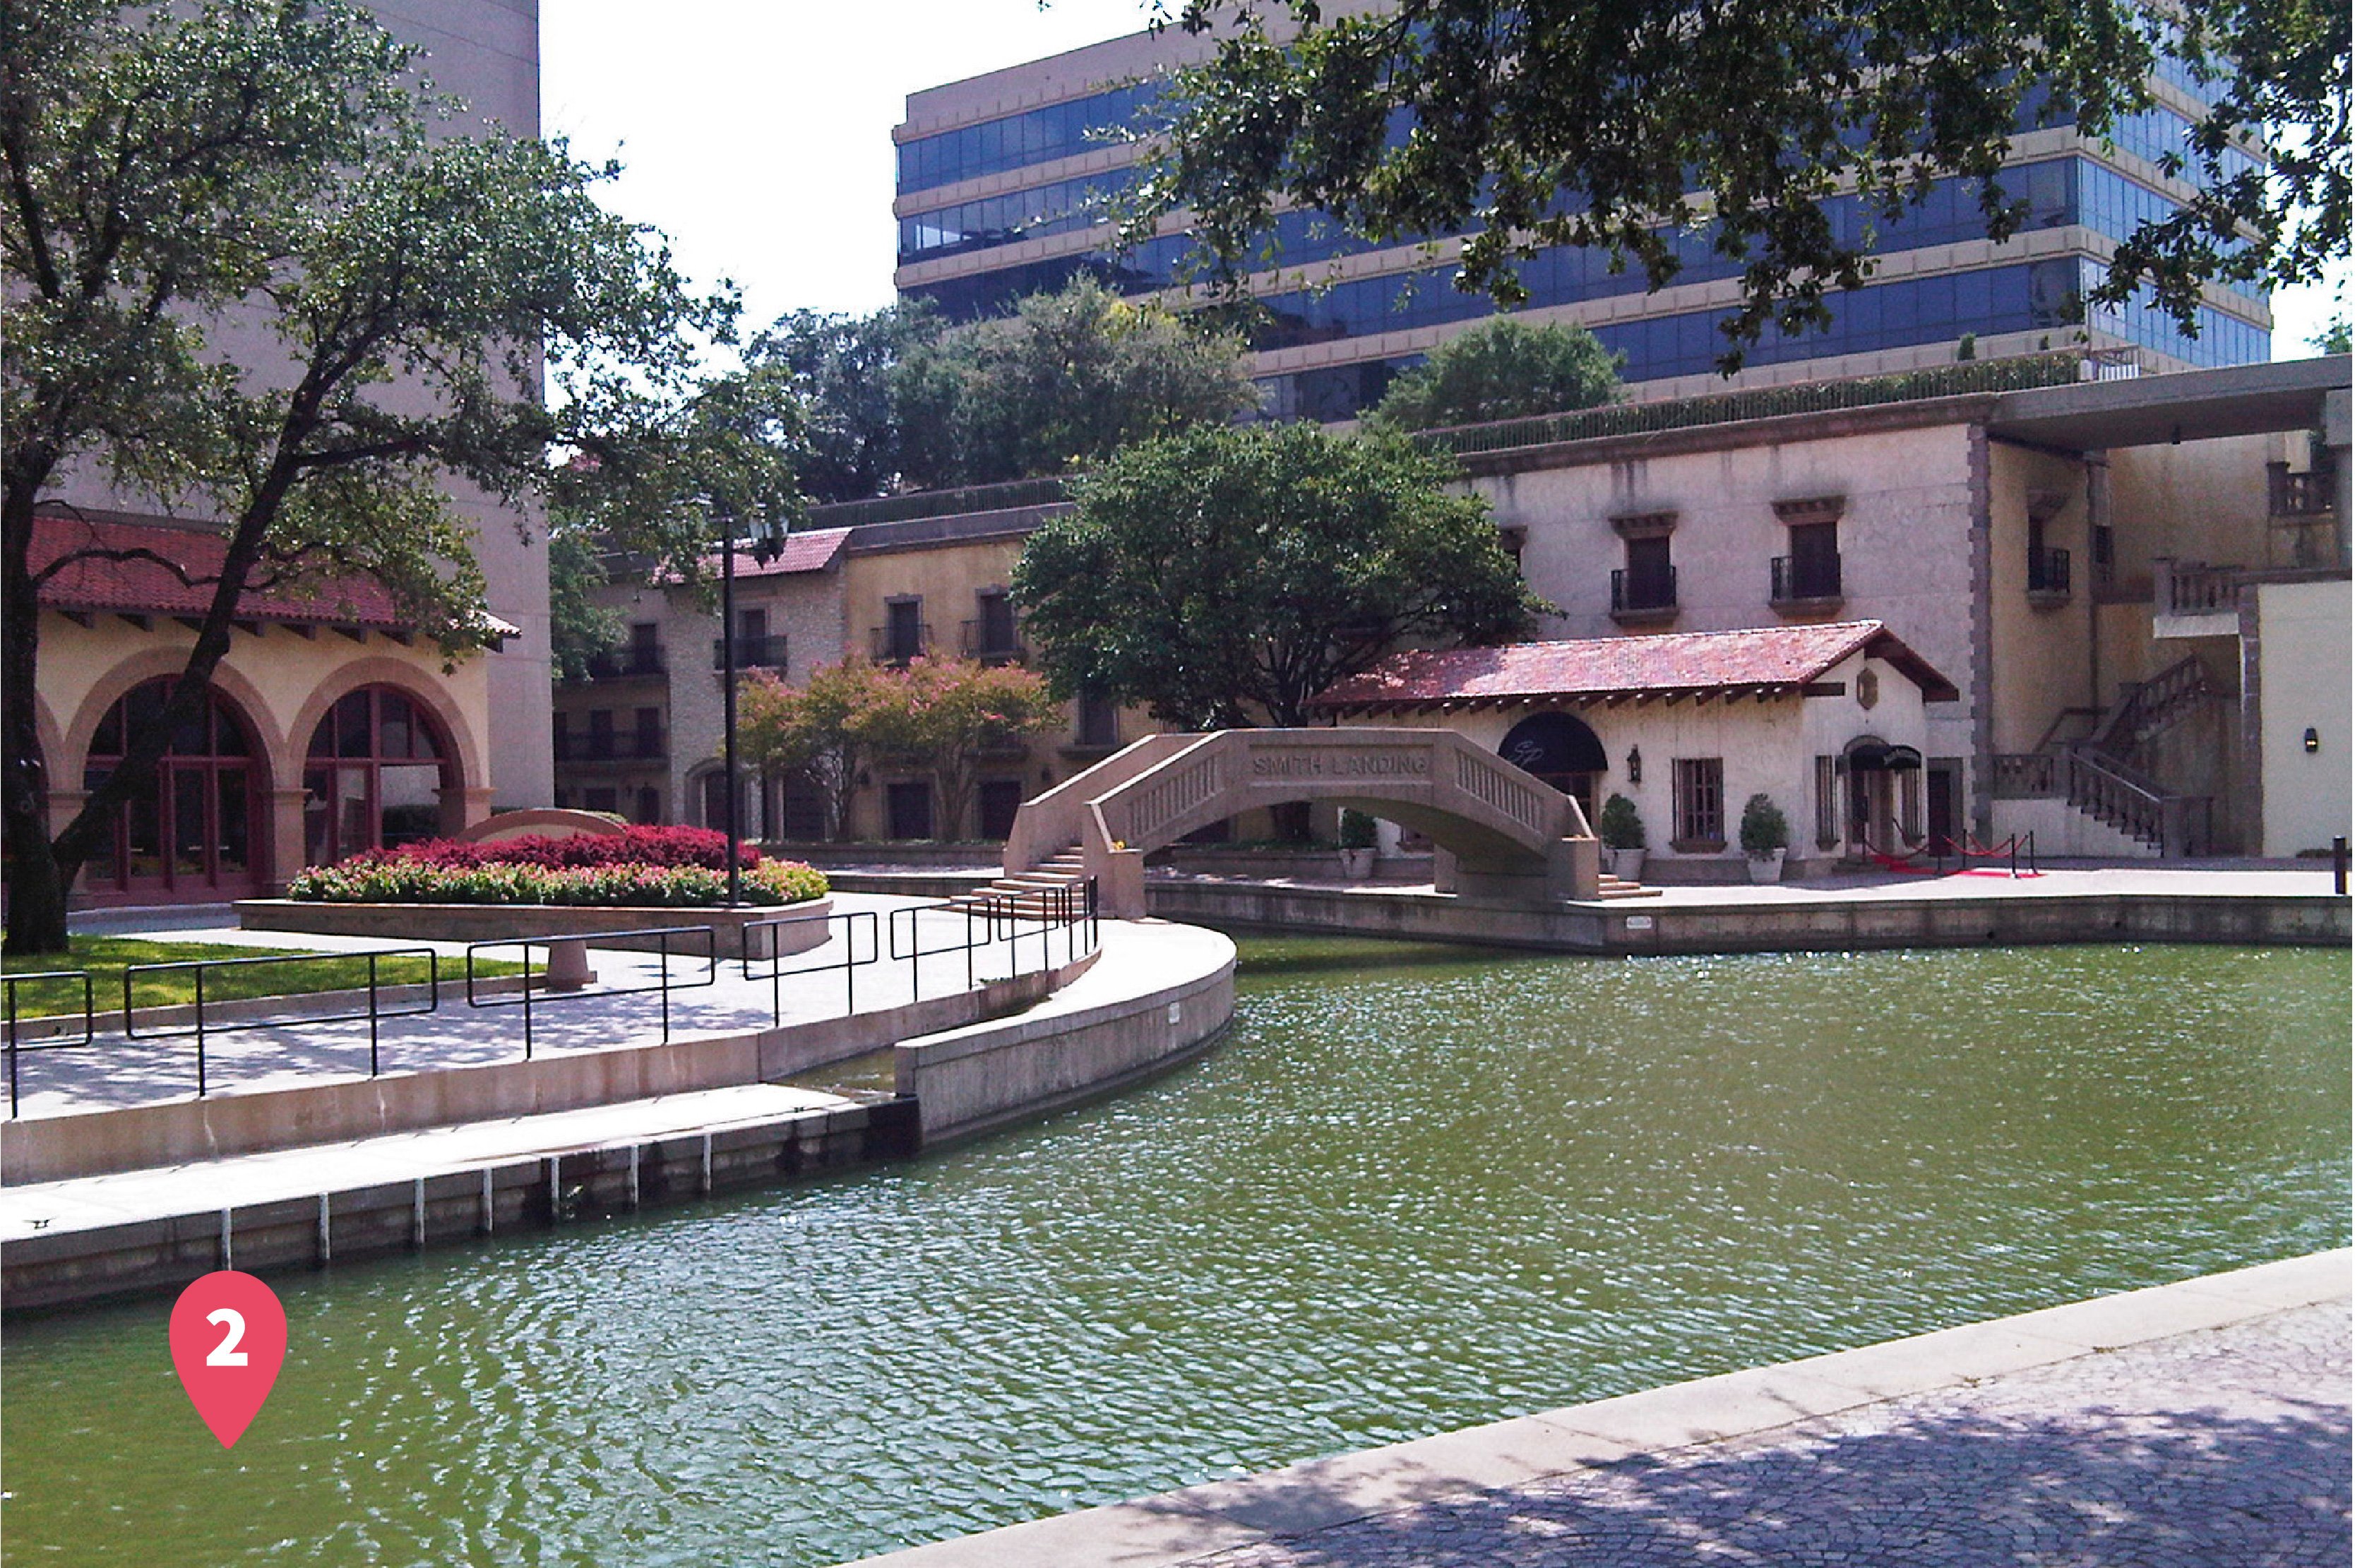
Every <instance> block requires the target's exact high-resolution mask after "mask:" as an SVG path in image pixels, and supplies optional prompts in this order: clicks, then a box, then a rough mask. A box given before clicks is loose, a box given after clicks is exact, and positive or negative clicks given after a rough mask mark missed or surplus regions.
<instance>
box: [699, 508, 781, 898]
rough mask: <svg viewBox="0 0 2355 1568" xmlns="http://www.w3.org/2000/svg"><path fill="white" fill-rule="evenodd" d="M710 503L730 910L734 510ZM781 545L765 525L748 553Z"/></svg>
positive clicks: (735, 848) (740, 888)
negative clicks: (714, 528)
mask: <svg viewBox="0 0 2355 1568" xmlns="http://www.w3.org/2000/svg"><path fill="white" fill-rule="evenodd" d="M709 504H710V511H711V515H712V516H713V518H714V519H716V520H717V521H718V522H719V663H720V671H719V727H720V758H721V761H720V772H721V774H722V775H723V783H724V787H725V789H726V792H727V796H728V802H727V810H726V812H725V821H726V823H727V828H728V906H729V907H730V909H733V908H735V907H736V906H738V905H739V904H741V903H742V902H743V893H744V868H743V866H742V864H741V862H742V860H743V858H744V832H743V822H742V821H741V812H742V810H743V791H742V789H741V786H740V785H739V784H738V782H737V774H736V513H735V509H734V508H733V507H731V506H730V505H729V504H728V503H727V501H726V500H724V499H722V498H719V497H714V498H713V499H712V500H711V502H710V503H709ZM782 548H783V546H781V545H780V544H779V543H778V542H777V541H776V540H774V539H773V538H771V537H770V536H769V532H768V530H767V529H766V528H763V529H762V531H761V536H760V538H759V539H758V540H756V541H755V542H754V543H753V546H752V558H753V559H754V560H756V561H759V562H762V563H763V564H766V563H767V562H770V561H773V560H775V559H776V558H777V556H778V554H779V553H780V551H781V550H782Z"/></svg>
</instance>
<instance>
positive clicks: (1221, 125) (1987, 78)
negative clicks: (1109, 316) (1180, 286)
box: [1124, 0, 2350, 369]
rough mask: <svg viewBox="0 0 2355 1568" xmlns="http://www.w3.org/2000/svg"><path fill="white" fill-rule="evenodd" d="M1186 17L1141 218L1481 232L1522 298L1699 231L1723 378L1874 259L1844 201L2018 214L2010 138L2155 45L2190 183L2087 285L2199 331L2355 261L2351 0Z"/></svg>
mask: <svg viewBox="0 0 2355 1568" xmlns="http://www.w3.org/2000/svg"><path fill="white" fill-rule="evenodd" d="M1178 25H1179V26H1183V27H1185V28H1186V29H1187V30H1188V31H1192V32H1199V33H1214V34H1216V35H1217V43H1216V48H1215V51H1214V53H1213V55H1212V57H1211V58H1209V60H1207V61H1206V62H1205V63H1203V64H1202V65H1200V66H1199V67H1196V68H1191V69H1187V70H1185V71H1182V72H1180V73H1179V74H1178V76H1177V80H1176V82H1175V84H1174V90H1173V91H1172V93H1171V94H1170V96H1169V98H1168V99H1167V103H1168V105H1169V107H1168V109H1167V115H1166V129H1167V131H1168V132H1169V134H1170V139H1169V142H1168V143H1167V148H1166V150H1165V151H1163V152H1162V153H1161V154H1159V155H1158V157H1157V158H1156V159H1155V160H1154V162H1153V163H1152V164H1151V166H1150V173H1149V176H1148V177H1147V178H1146V180H1145V182H1144V184H1143V185H1142V186H1141V187H1140V189H1139V192H1138V195H1137V196H1136V197H1135V199H1134V201H1133V202H1132V203H1131V205H1130V211H1129V214H1128V217H1127V218H1126V219H1125V221H1124V231H1125V232H1126V233H1127V234H1128V235H1129V236H1130V237H1132V238H1135V237H1140V236H1142V235H1144V234H1146V233H1147V232H1149V231H1150V229H1151V227H1152V225H1153V223H1154V221H1155V220H1156V219H1157V218H1158V217H1160V216H1161V215H1162V214H1165V213H1168V212H1173V211H1177V210H1184V211H1187V212H1188V213H1189V215H1190V217H1189V222H1190V224H1191V227H1192V230H1193V232H1194V234H1195V236H1196V238H1197V243H1198V248H1199V252H1200V254H1201V256H1202V258H1203V259H1204V260H1205V262H1206V264H1207V270H1209V273H1210V275H1211V276H1212V277H1213V278H1215V279H1216V280H1218V281H1220V283H1221V284H1223V285H1225V286H1228V287H1232V286H1235V285H1236V284H1238V283H1239V282H1240V281H1241V277H1242V276H1243V275H1244V274H1245V273H1246V272H1247V271H1248V270H1249V269H1251V268H1252V267H1254V266H1264V265H1267V264H1269V259H1268V258H1267V256H1266V255H1265V253H1264V244H1265V242H1264V238H1263V237H1264V236H1265V235H1266V234H1267V233H1269V232H1270V229H1271V222H1272V219H1273V215H1274V213H1275V211H1276V207H1277V204H1278V203H1279V202H1281V203H1284V204H1289V205H1291V206H1295V207H1305V208H1312V209H1321V210H1323V211H1325V212H1327V213H1328V214H1330V215H1332V217H1334V218H1335V219H1336V220H1337V221H1338V222H1339V224H1340V225H1341V226H1342V227H1344V228H1348V229H1349V230H1350V231H1352V232H1354V233H1357V234H1360V235H1363V236H1365V237H1367V238H1370V239H1373V240H1376V241H1379V242H1384V243H1392V244H1397V243H1408V242H1413V241H1420V240H1424V239H1444V238H1445V237H1449V236H1455V235H1462V236H1465V238H1463V239H1462V240H1461V251H1460V261H1461V270H1460V272H1459V274H1458V277H1457V286H1458V287H1460V288H1464V289H1466V290H1468V291H1476V292H1477V291H1487V292H1488V293H1491V294H1493V295H1494V296H1495V297H1496V298H1497V301H1498V302H1500V303H1504V304H1508V305H1511V304H1518V303H1519V302H1521V301H1522V300H1523V299H1524V298H1525V297H1526V291H1525V290H1524V288H1523V286H1522V285H1521V283H1520V282H1519V281H1518V277H1517V275H1516V263H1517V262H1518V261H1519V260H1526V259H1527V258H1529V256H1531V255H1533V254H1534V253H1535V251H1536V250H1537V249H1539V248H1541V247H1546V246H1554V245H1583V246H1594V247H1600V248H1602V249H1605V250H1607V251H1608V252H1610V253H1611V255H1612V256H1613V258H1614V261H1618V262H1621V263H1625V264H1632V265H1635V266H1637V267H1640V268H1642V269H1643V271H1644V274H1645V277H1646V282H1647V283H1648V284H1649V286H1651V287H1652V288H1655V289H1657V288H1662V287H1665V286H1667V285H1668V283H1670V282H1672V281H1675V279H1676V277H1677V275H1678V270H1679V266H1680V261H1679V257H1678V245H1677V243H1676V241H1677V238H1678V230H1679V228H1684V227H1688V226H1689V227H1693V228H1699V229H1700V230H1701V231H1702V232H1703V233H1705V235H1706V240H1707V243H1708V245H1709V246H1710V249H1712V250H1713V252H1714V253H1715V254H1716V255H1718V256H1720V257H1722V258H1724V259H1726V260H1728V261H1730V262H1732V264H1734V265H1735V266H1737V267H1738V268H1739V269H1740V273H1739V279H1740V285H1741V290H1742V299H1741V304H1740V308H1739V309H1738V310H1736V311H1735V312H1734V313H1732V315H1731V316H1730V317H1729V318H1728V320H1727V321H1726V322H1725V323H1723V330H1724V332H1725V334H1726V337H1727V343H1726V349H1725V354H1724V355H1723V356H1722V359H1721V363H1723V364H1724V365H1725V366H1726V367H1727V368H1729V369H1730V368H1732V367H1734V366H1737V365H1738V364H1739V362H1740V359H1741V356H1742V351H1743V350H1744V349H1745V348H1746V347H1747V346H1748V345H1750V344H1753V343H1755V342H1756V341H1757V339H1758V337H1759V335H1760V334H1761V333H1762V332H1763V330H1764V327H1765V326H1766V325H1767V323H1770V322H1771V323H1778V324H1779V325H1781V326H1783V327H1784V328H1785V329H1790V330H1796V329H1798V328H1801V327H1804V326H1807V325H1810V324H1823V323H1828V321H1829V313H1828V308H1827V306H1826V305H1825V303H1824V299H1825V295H1826V293H1827V291H1834V290H1839V289H1845V288H1852V287H1855V286H1857V285H1859V283H1861V282H1862V281H1864V280H1865V279H1866V277H1867V276H1869V274H1870V270H1871V262H1870V256H1869V254H1868V252H1869V250H1870V236H1869V235H1867V236H1865V237H1862V238H1842V237H1841V235H1840V234H1839V233H1838V231H1837V229H1836V228H1835V225H1834V223H1833V222H1832V220H1831V218H1830V217H1829V216H1828V214H1827V211H1826V208H1825V207H1824V205H1823V204H1824V202H1825V200H1826V198H1827V197H1829V196H1834V195H1836V194H1838V193H1840V192H1843V191H1847V190H1853V191H1854V192H1855V193H1856V194H1857V195H1858V196H1859V198H1860V199H1861V201H1862V204H1863V206H1864V207H1865V210H1866V211H1867V213H1868V214H1870V215H1871V216H1872V217H1874V218H1876V219H1877V220H1879V221H1881V222H1889V221H1893V220H1894V219H1896V218H1897V217H1900V216H1901V215H1902V213H1903V212H1904V210H1905V209H1906V207H1908V206H1909V204H1911V203H1913V202H1915V201H1917V200H1919V199H1920V198H1921V197H1923V196H1925V195H1927V194H1928V192H1929V190H1930V188H1931V184H1932V182H1933V181H1934V179H1936V178H1938V177H1940V176H1944V175H1953V176H1959V177H1962V178H1965V179H1966V180H1969V181H1972V182H1974V183H1975V184H1976V186H1977V191H1978V196H1979V205H1980V208H1981V210H1982V212H1983V213H1984V214H1985V216H1986V218H1987V233H1988V235H1989V237H1990V238H1997V239H2002V238H2008V237H2009V236H2010V235H2011V234H2012V233H2014V232H2015V231H2016V230H2017V229H2018V228H2019V225H2020V223H2021V221H2022V219H2023V217H2024V216H2025V213H2026V204H2025V203H2024V202H2022V201H2020V200H2019V199H2017V197H2018V192H2017V190H2016V189H2013V188H2009V187H2007V185H2006V183H2005V177H2004V175H2003V165H2004V162H2005V159H2006V157H2007V156H2008V154H2009V152H2010V149H2011V146H2012V138H2013V137H2014V136H2015V135H2018V134H2019V133H2020V132H2023V131H2028V130H2033V129H2035V128H2037V127H2039V126H2040V125H2043V124H2051V123H2062V122H2073V123H2074V124H2075V125H2076V126H2077V127H2078V128H2079V129H2080V130H2081V131H2082V132H2083V133H2084V134H2086V135H2088V136H2092V137H2096V138H2099V137H2105V136H2108V135H2110V134H2112V133H2113V132H2117V131H2118V130H2120V129H2121V128H2122V127H2123V126H2124V125H2125V123H2126V122H2127V120H2128V119H2129V117H2131V116H2133V115H2136V114H2137V113H2139V112H2141V111H2145V110H2146V109H2147V108H2149V107H2150V105H2151V104H2152V102H2153V101H2154V98H2153V93H2152V90H2151V89H2150V88H2149V86H2148V85H2147V80H2148V78H2149V77H2150V75H2151V73H2152V71H2153V70H2154V69H2156V68H2157V67H2158V66H2159V65H2160V64H2161V62H2162V59H2163V58H2171V59H2172V60H2173V61H2177V62H2180V66H2179V69H2178V68H2175V67H2170V68H2169V69H2170V70H2173V71H2174V73H2175V74H2176V75H2177V77H2178V79H2188V81H2189V84H2190V90H2191V91H2193V92H2194V93H2195V94H2196V95H2198V96H2200V97H2203V98H2206V99H2208V100H2210V101H2211V108H2210V110H2209V111H2208V113H2207V114H2206V116H2205V117H2204V118H2202V119H2200V120H2199V122H2197V123H2196V124H2195V125H2193V127H2192V129H2191V131H2190V135H2189V137H2188V139H2187V141H2186V143H2185V145H2184V147H2183V149H2182V151H2181V152H2179V153H2171V154H2168V155H2167V157H2166V158H2165V159H2164V160H2163V168H2162V172H2164V173H2166V174H2169V175H2175V176H2179V177H2180V178H2182V179H2185V180H2187V181H2190V182H2191V183H2192V184H2193V185H2196V186H2197V187H2198V190H2197V193H2196V194H2195V195H2193V196H2191V198H2190V200H2188V201H2187V202H2185V203H2184V204H2183V205H2182V207H2180V209H2179V210H2177V211H2175V212H2173V213H2171V214H2169V215H2168V216H2165V217H2157V218H2152V219H2149V220H2147V221H2145V222H2143V223H2142V224H2141V226H2140V227H2139V228H2137V231H2136V232H2135V234H2133V235H2132V236H2131V237H2129V238H2126V239H2125V240H2124V242H2123V243H2121V244H2120V245H2119V246H2118V248H2117V250H2116V253H2115V260H2114V261H2113V263H2112V265H2111V268H2110V271H2109V274H2108V278H2107V280H2106V281H2105V284H2104V285H2103V287H2102V290H2101V291H2100V295H2099V297H2100V298H2101V299H2103V300H2104V301H2105V302H2120V301H2123V300H2125V299H2126V298H2128V297H2129V296H2131V295H2132V294H2133V293H2134V292H2135V291H2137V289H2141V288H2146V287H2147V288H2148V289H2149V290H2150V291H2152V293H2153V295H2154V297H2155V298H2156V300H2157V302H2158V304H2160V305H2161V306H2162V307H2164V308H2165V309H2166V310H2167V311H2169V313H2172V314H2173V315H2174V316H2175V317H2176V318H2177V319H2178V320H2179V321H2180V322H2182V323H2185V324H2186V325H2187V326H2195V321H2196V310H2197V306H2198V304H2199V300H2200V284H2201V283H2202V281H2208V280H2255V281H2263V282H2266V283H2269V284H2273V285H2276V286H2277V285H2284V284H2292V283H2301V282H2309V281H2315V280H2316V279H2318V278H2319V277H2320V276H2321V275H2322V272H2323V270H2324V269H2325V267H2326V266H2327V265H2328V264H2329V263H2330V262H2331V261H2333V260H2343V259H2344V258H2345V257H2346V256H2347V255H2348V251H2349V243H2350V239H2349V228H2350V199H2349V191H2350V147H2349V124H2348V118H2349V69H2350V49H2349V14H2348V10H2347V7H2346V6H2345V5H2340V4H2338V3H2337V0H2198V3H2195V4H2191V5H2180V6H2178V5H2158V4H2156V3H2155V0H2063V3H2062V4H2057V5H2056V4H2048V3H2045V0H1955V3H1954V4H1950V5H1934V6H1923V5H1914V4H1912V3H1911V0H1833V3H1831V4H1826V5H1785V4H1781V3H1780V0H1737V3H1735V4H1732V5H1699V4H1693V3H1689V0H1687V3H1680V4H1671V5H1624V4H1617V3H1614V0H1392V3H1391V4H1388V5H1382V6H1380V7H1378V8H1370V9H1367V8H1359V7H1355V6H1352V7H1348V9H1347V11H1346V12H1343V11H1342V8H1339V7H1332V8H1330V9H1329V10H1328V8H1327V7H1326V6H1324V5H1320V4H1318V0H1284V3H1282V4H1277V3H1275V0H1260V3H1254V4H1247V5H1241V6H1239V7H1238V6H1232V5H1225V4H1220V3H1219V0H1185V4H1184V5H1183V6H1182V8H1181V9H1180V10H1179V11H1178ZM2260 140H2262V141H2263V142H2264V143H2270V154H2271V160H2272V161H2271V165H2270V171H2269V172H2268V170H2267V168H2266V167H2265V166H2264V165H2262V164H2258V163H2257V162H2255V161H2254V160H2253V159H2252V158H2251V157H2249V156H2248V155H2247V154H2248V153H2249V152H2251V151H2257V152H2263V151H2264V148H2262V147H2260V145H2259V143H2260ZM1451 243H1452V242H1451ZM2195 330H2196V327H2195Z"/></svg>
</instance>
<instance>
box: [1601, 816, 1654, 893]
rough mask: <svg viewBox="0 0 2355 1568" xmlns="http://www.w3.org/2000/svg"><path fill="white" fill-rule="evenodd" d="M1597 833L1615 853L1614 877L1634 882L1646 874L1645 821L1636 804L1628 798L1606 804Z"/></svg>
mask: <svg viewBox="0 0 2355 1568" xmlns="http://www.w3.org/2000/svg"><path fill="white" fill-rule="evenodd" d="M1594 833H1595V836H1596V837H1597V838H1599V839H1601V840H1602V841H1603V847H1604V848H1605V849H1607V850H1609V851H1610V852H1611V874H1612V875H1614V876H1615V877H1618V878H1620V879H1621V880H1623V881H1626V882H1633V881H1635V880H1636V878H1637V877H1639V876H1641V875H1643V874H1644V819H1643V818H1642V817H1640V816H1638V815H1636V802H1635V801H1633V800H1629V799H1627V797H1626V796H1625V795H1614V796H1612V797H1611V799H1609V800H1605V801H1604V802H1603V812H1602V815H1600V816H1598V817H1596V818H1595V820H1594Z"/></svg>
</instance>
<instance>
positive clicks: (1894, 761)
mask: <svg viewBox="0 0 2355 1568" xmlns="http://www.w3.org/2000/svg"><path fill="white" fill-rule="evenodd" d="M1848 765H1849V771H1851V772H1855V773H1908V772H1911V771H1913V769H1915V768H1919V767H1921V766H1922V754H1921V753H1920V752H1918V751H1916V750H1914V749H1913V747H1910V746H1886V745H1883V744H1882V743H1881V742H1880V741H1877V740H1860V741H1858V742H1857V743H1856V744H1855V745H1854V746H1851V747H1849V749H1848Z"/></svg>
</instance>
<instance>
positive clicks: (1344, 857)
mask: <svg viewBox="0 0 2355 1568" xmlns="http://www.w3.org/2000/svg"><path fill="white" fill-rule="evenodd" d="M1341 874H1342V875H1343V876H1345V877H1347V878H1348V879H1349V880H1350V881H1351V882H1363V881H1365V880H1366V879H1367V878H1368V877H1369V876H1371V875H1373V874H1374V852H1373V851H1372V850H1370V849H1345V850H1343V851H1342V852H1341Z"/></svg>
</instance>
